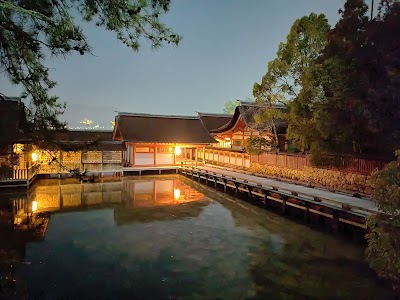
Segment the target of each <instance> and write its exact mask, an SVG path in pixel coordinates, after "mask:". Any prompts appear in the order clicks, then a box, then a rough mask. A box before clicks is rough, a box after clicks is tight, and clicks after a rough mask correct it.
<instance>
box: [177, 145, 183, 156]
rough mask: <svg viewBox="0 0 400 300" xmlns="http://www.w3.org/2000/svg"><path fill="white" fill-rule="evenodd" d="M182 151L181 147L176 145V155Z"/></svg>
mask: <svg viewBox="0 0 400 300" xmlns="http://www.w3.org/2000/svg"><path fill="white" fill-rule="evenodd" d="M181 153H182V150H181V147H179V146H176V147H175V154H176V155H181Z"/></svg>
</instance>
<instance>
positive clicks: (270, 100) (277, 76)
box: [253, 13, 330, 142]
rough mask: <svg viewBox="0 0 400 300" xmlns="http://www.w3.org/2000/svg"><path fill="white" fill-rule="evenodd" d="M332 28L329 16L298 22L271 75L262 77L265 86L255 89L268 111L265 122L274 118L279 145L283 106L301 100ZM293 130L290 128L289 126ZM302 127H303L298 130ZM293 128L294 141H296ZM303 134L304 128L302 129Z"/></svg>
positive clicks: (313, 16) (304, 118) (271, 67)
mask: <svg viewBox="0 0 400 300" xmlns="http://www.w3.org/2000/svg"><path fill="white" fill-rule="evenodd" d="M329 29H330V26H329V24H328V21H327V19H326V17H325V15H323V14H320V15H317V14H315V13H311V14H310V15H309V16H304V17H302V18H300V19H298V20H296V21H295V22H294V24H293V25H292V27H291V29H290V32H289V34H288V36H287V39H286V43H280V45H279V49H278V52H277V57H276V58H275V59H274V60H273V61H271V62H269V63H268V71H267V73H266V74H265V75H264V76H263V77H262V79H261V83H255V84H254V86H253V95H254V97H255V98H256V99H257V101H258V102H260V103H264V104H265V105H266V106H267V107H268V113H267V114H266V115H265V118H270V119H271V120H272V123H273V124H274V129H273V130H274V132H273V133H274V136H275V139H276V140H277V142H278V134H277V132H276V124H275V123H276V121H275V120H278V119H282V118H286V119H287V117H284V116H283V115H282V112H283V110H282V109H280V108H279V109H277V108H276V106H277V104H280V106H289V107H290V106H291V103H292V102H293V101H294V100H295V99H297V98H298V97H299V93H300V91H301V90H302V89H303V85H304V82H303V77H304V76H305V74H307V73H308V72H309V69H310V67H311V66H312V64H313V62H314V61H315V60H316V59H318V58H319V57H320V56H321V53H322V50H323V49H324V47H325V45H326V41H327V36H326V35H327V32H328V31H329ZM307 117H308V116H302V118H299V121H298V122H297V124H299V123H300V121H302V122H303V123H307V122H308V121H309V118H307ZM301 125H303V124H301ZM289 126H290V125H289ZM298 127H299V126H298ZM298 127H295V126H292V128H291V132H292V135H291V137H292V138H293V139H295V138H296V134H295V130H296V129H297V128H298ZM300 127H301V130H302V129H303V127H304V126H300Z"/></svg>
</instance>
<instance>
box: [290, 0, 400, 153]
mask: <svg viewBox="0 0 400 300" xmlns="http://www.w3.org/2000/svg"><path fill="white" fill-rule="evenodd" d="M367 12H368V6H367V5H366V4H365V2H364V1H363V0H348V1H346V3H345V6H344V10H342V11H341V12H340V13H341V15H342V17H341V19H340V20H339V21H338V23H337V24H336V26H335V28H333V29H332V30H331V31H330V32H329V33H328V43H327V45H326V47H325V48H324V50H323V54H322V56H321V57H320V58H317V59H316V60H315V61H314V63H313V65H312V66H311V67H310V69H309V72H306V73H305V74H304V76H303V77H302V83H303V89H302V90H301V91H300V94H299V97H298V98H297V99H296V101H294V104H293V105H292V107H291V108H292V109H291V122H290V125H289V136H291V137H292V138H298V139H299V140H300V141H301V142H302V143H303V144H308V145H314V147H318V148H319V150H322V151H329V152H336V153H367V154H388V153H389V154H390V153H393V151H394V149H396V148H397V147H398V146H399V140H400V122H399V121H398V120H400V95H399V93H398V90H399V88H400V68H399V66H400V55H399V54H400V52H399V51H400V50H399V49H400V48H399V46H400V39H399V36H400V5H399V2H398V1H391V0H388V1H382V2H381V3H380V5H379V13H378V15H377V16H376V17H375V18H374V19H372V20H370V19H369V17H368V15H367ZM307 119H308V120H309V121H307ZM307 128H308V130H306V129H307Z"/></svg>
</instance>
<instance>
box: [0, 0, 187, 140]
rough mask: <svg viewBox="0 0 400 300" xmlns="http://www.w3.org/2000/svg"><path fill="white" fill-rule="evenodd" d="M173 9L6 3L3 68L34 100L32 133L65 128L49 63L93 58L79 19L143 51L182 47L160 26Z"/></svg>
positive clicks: (1, 28)
mask: <svg viewBox="0 0 400 300" xmlns="http://www.w3.org/2000/svg"><path fill="white" fill-rule="evenodd" d="M169 6H170V0H130V1H129V0H113V1H111V0H106V1H96V0H85V1H84V0H77V1H72V0H69V1H68V0H66V1H64V0H54V1H47V0H35V1H17V0H12V1H4V0H0V63H1V68H2V69H3V70H4V71H5V73H6V74H7V75H8V76H9V78H10V80H11V81H12V82H13V83H15V84H18V85H22V86H23V88H24V93H23V96H24V97H25V98H28V99H29V100H30V105H29V106H28V120H29V122H30V124H31V125H32V126H31V129H33V130H32V132H31V133H32V134H33V133H38V132H42V131H43V130H47V129H61V128H63V127H64V125H65V124H63V123H61V122H60V121H59V120H58V117H59V115H60V114H61V113H62V112H63V109H64V108H65V104H63V103H60V102H59V101H58V98H57V97H56V96H51V95H50V90H51V89H52V88H54V86H55V85H56V82H55V81H53V80H52V79H51V78H50V74H49V69H48V67H46V66H45V60H46V58H48V57H49V56H55V57H64V58H65V57H66V56H68V55H69V54H71V53H74V52H77V53H80V54H81V55H84V54H86V53H90V50H91V48H90V45H89V44H88V42H87V40H86V37H85V35H84V32H83V31H82V29H81V28H80V27H79V25H78V23H77V20H76V19H77V17H81V18H82V19H83V20H84V21H87V22H94V23H95V24H96V25H97V26H99V27H102V28H104V29H106V30H110V31H113V32H115V34H116V37H117V39H119V40H120V41H121V42H123V43H124V44H125V45H127V46H128V47H130V48H131V49H133V50H135V51H137V50H138V49H139V46H140V42H143V41H148V42H150V44H151V46H152V47H154V48H158V47H160V46H162V45H163V44H164V43H173V44H178V43H179V41H180V37H179V36H178V35H177V34H175V33H173V32H172V31H171V29H169V28H168V27H166V26H165V25H164V24H162V23H161V22H160V17H161V15H162V14H164V13H166V12H167V11H168V9H169ZM37 138H38V139H43V138H46V136H41V137H37Z"/></svg>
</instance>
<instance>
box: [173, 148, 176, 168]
mask: <svg viewBox="0 0 400 300" xmlns="http://www.w3.org/2000/svg"><path fill="white" fill-rule="evenodd" d="M175 148H176V146H175V147H173V153H174V165H176V153H175Z"/></svg>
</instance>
